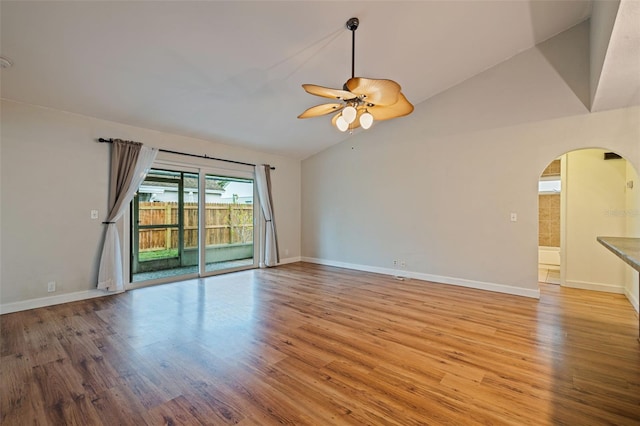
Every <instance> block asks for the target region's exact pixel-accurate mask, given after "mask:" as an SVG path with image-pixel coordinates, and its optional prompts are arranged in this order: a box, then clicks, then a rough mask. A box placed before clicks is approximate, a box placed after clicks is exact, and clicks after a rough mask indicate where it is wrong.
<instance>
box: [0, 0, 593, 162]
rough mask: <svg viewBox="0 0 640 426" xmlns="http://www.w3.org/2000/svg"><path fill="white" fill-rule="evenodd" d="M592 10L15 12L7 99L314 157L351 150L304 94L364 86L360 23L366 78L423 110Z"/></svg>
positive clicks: (147, 5)
mask: <svg viewBox="0 0 640 426" xmlns="http://www.w3.org/2000/svg"><path fill="white" fill-rule="evenodd" d="M590 11H591V3H590V2H589V1H525V0H519V1H515V0H514V1H478V0H476V1H412V2H400V1H374V2H343V1H340V2H337V1H316V2H311V1H288V2H273V1H258V2H245V1H209V2H187V1H174V2H153V1H152V2H133V1H108V2H96V1H83V2H29V1H17V2H9V1H2V3H1V4H0V14H1V32H0V37H1V38H0V54H1V55H3V56H6V57H8V58H10V59H11V60H12V61H13V62H14V66H13V67H11V68H9V69H4V70H2V74H1V77H2V87H1V88H2V92H1V93H2V97H3V98H5V99H11V100H16V101H21V102H27V103H31V104H35V105H42V106H47V107H52V108H57V109H61V110H65V111H70V112H75V113H80V114H84V115H88V116H93V117H98V118H101V119H106V120H112V121H116V122H120V123H125V124H130V125H134V126H140V127H145V128H151V129H156V130H160V131H165V132H170V133H175V134H182V135H187V136H193V137H197V138H202V139H207V140H212V141H218V142H223V143H229V144H236V145H240V146H245V147H248V148H252V149H256V150H260V151H265V152H272V153H276V154H283V155H287V156H291V157H296V158H305V157H307V156H309V155H311V154H313V153H316V152H318V151H320V150H322V149H324V148H326V147H328V146H330V145H333V144H335V143H337V142H339V141H340V140H342V139H343V138H345V137H346V135H345V134H342V133H339V132H337V131H336V130H335V129H334V128H332V127H331V125H330V119H329V117H321V118H314V119H307V120H299V119H297V118H296V117H297V115H298V114H300V113H301V112H302V111H304V110H305V109H306V108H308V107H310V106H312V105H316V104H320V103H323V102H324V99H322V98H318V97H314V96H311V95H309V94H307V93H305V92H304V91H303V90H302V88H301V87H300V85H301V84H303V83H313V84H319V85H323V86H329V87H335V88H340V87H341V86H342V84H343V83H344V82H345V81H346V80H347V79H348V78H349V77H350V74H351V68H350V67H351V64H350V60H351V33H350V32H349V31H348V30H346V29H345V28H344V24H345V22H346V21H347V19H348V18H350V17H352V16H356V17H358V18H360V28H359V29H358V30H357V32H356V75H358V76H362V77H369V78H390V79H393V80H395V81H397V82H398V83H400V84H401V85H402V88H403V93H404V94H405V95H406V96H407V98H408V99H409V101H411V102H412V103H413V104H418V103H420V102H421V101H424V100H425V99H427V98H429V97H431V96H433V95H434V94H437V93H439V92H442V91H443V90H446V89H447V88H449V87H452V86H454V85H456V84H458V83H460V82H461V81H463V80H465V79H467V78H469V77H471V76H473V75H475V74H478V73H480V72H482V71H483V70H485V69H487V68H490V67H492V66H494V65H496V64H498V63H499V62H502V61H504V60H505V59H508V58H509V57H511V56H513V55H515V54H517V53H519V52H521V51H523V50H525V49H528V48H530V47H532V46H534V45H535V44H537V43H539V42H541V41H543V40H546V39H548V38H550V37H552V36H554V35H555V34H558V33H560V32H562V31H564V30H566V29H568V28H570V27H572V26H573V25H575V24H577V23H579V22H582V21H584V20H585V19H586V18H587V17H588V16H589V14H590ZM404 119H408V118H399V119H398V120H404ZM384 124H385V123H379V125H384ZM369 131H375V127H374V128H373V129H371V130H369ZM104 136H105V137H118V135H104ZM143 142H148V143H149V144H151V145H153V142H152V141H143Z"/></svg>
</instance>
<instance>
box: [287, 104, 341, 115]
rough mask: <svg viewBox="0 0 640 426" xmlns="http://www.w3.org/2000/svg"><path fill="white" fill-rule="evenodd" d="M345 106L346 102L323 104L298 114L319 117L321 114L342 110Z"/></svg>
mask: <svg viewBox="0 0 640 426" xmlns="http://www.w3.org/2000/svg"><path fill="white" fill-rule="evenodd" d="M342 108H344V104H322V105H316V106H313V107H311V108H308V109H307V110H305V112H303V113H302V114H300V115H299V116H298V118H311V117H319V116H321V115H326V114H330V113H332V112H335V111H340V110H341V109H342Z"/></svg>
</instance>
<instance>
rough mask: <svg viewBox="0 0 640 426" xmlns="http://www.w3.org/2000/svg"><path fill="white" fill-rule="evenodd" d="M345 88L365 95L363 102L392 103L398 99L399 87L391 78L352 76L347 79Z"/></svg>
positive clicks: (375, 103)
mask: <svg viewBox="0 0 640 426" xmlns="http://www.w3.org/2000/svg"><path fill="white" fill-rule="evenodd" d="M344 86H345V88H347V89H349V90H350V91H352V92H353V93H356V94H358V95H365V96H366V97H365V98H364V101H365V102H370V103H372V104H374V105H393V104H395V103H396V102H397V101H398V95H399V94H400V90H401V87H400V85H399V84H398V83H396V82H395V81H393V80H375V79H372V78H362V77H354V78H350V79H349V80H347V82H346V83H345V84H344Z"/></svg>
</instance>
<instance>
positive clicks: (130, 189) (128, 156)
mask: <svg viewBox="0 0 640 426" xmlns="http://www.w3.org/2000/svg"><path fill="white" fill-rule="evenodd" d="M156 155H158V149H157V148H149V147H145V146H142V144H141V143H139V142H131V141H123V140H120V139H115V140H114V141H113V143H112V147H111V175H110V182H109V215H108V216H107V220H106V221H105V222H104V223H105V224H106V225H107V230H106V235H105V239H104V244H103V246H102V255H101V256H100V269H99V271H98V288H99V289H102V290H107V291H123V290H124V277H123V273H122V270H123V268H122V250H121V248H120V235H119V233H118V228H117V226H116V222H117V221H118V220H119V219H120V218H121V217H122V215H123V214H124V212H125V211H126V209H127V206H128V205H129V203H130V202H131V199H132V198H133V196H134V194H135V193H136V191H137V190H138V188H139V187H140V184H141V183H142V181H143V180H144V178H145V176H146V174H147V172H148V171H149V168H150V167H151V165H152V164H153V161H154V160H155V158H156Z"/></svg>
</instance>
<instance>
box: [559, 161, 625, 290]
mask: <svg viewBox="0 0 640 426" xmlns="http://www.w3.org/2000/svg"><path fill="white" fill-rule="evenodd" d="M605 152H606V151H605V150H602V149H583V150H579V151H573V152H570V153H568V154H567V155H566V166H565V175H564V176H563V179H564V180H565V182H564V183H565V191H566V193H567V194H566V205H565V208H566V211H565V221H566V222H565V226H564V232H565V238H564V247H563V249H564V251H565V263H566V265H565V268H566V275H565V282H564V283H563V284H564V285H567V286H569V287H576V288H583V289H589V290H599V291H610V292H614V293H624V287H625V280H626V278H625V269H626V268H627V266H626V264H625V263H624V262H622V261H620V259H619V258H618V257H617V256H615V255H613V254H612V253H611V252H610V251H609V250H608V249H606V248H605V247H604V246H602V245H601V244H600V243H598V242H597V240H596V237H598V236H610V237H621V236H625V235H626V228H627V219H626V217H625V215H624V212H625V209H626V200H625V186H626V183H625V182H626V168H627V161H625V160H624V159H619V160H604V153H605Z"/></svg>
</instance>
